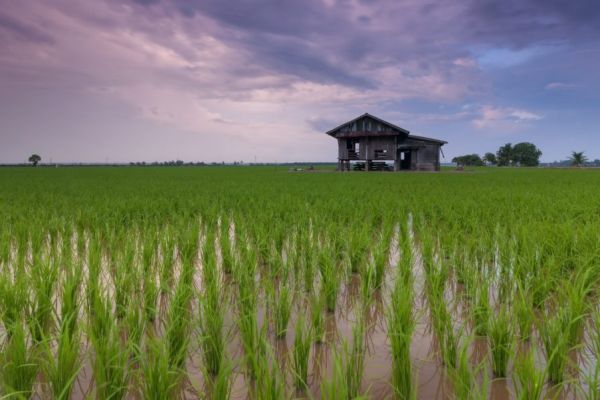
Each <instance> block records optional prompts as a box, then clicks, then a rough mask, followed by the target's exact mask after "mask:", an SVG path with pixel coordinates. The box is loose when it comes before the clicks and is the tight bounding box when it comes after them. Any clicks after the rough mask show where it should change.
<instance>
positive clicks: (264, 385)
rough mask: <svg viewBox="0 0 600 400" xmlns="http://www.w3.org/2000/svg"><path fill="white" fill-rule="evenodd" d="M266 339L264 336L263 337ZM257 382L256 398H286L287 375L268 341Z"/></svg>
mask: <svg viewBox="0 0 600 400" xmlns="http://www.w3.org/2000/svg"><path fill="white" fill-rule="evenodd" d="M261 340H264V337H263V338H262V339H261ZM262 347H263V348H264V349H265V352H264V354H262V356H261V358H262V361H261V362H260V366H259V370H258V377H257V379H256V382H255V393H254V398H256V399H257V400H283V399H285V398H286V389H285V376H284V372H283V370H282V369H281V367H280V366H279V365H278V363H277V360H275V359H274V357H273V353H272V351H270V350H271V349H270V347H268V344H267V343H266V341H265V342H264V343H263V345H262Z"/></svg>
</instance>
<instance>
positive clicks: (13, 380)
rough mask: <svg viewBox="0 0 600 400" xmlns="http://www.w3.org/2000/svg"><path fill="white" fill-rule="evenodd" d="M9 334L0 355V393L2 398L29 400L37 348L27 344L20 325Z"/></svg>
mask: <svg viewBox="0 0 600 400" xmlns="http://www.w3.org/2000/svg"><path fill="white" fill-rule="evenodd" d="M10 332H12V334H11V336H10V337H9V338H7V341H6V343H5V345H4V348H3V349H2V352H1V353H0V393H2V395H3V396H4V397H3V398H11V399H12V398H14V399H23V400H25V399H29V398H30V397H31V394H32V392H33V383H34V381H35V377H36V375H37V373H38V369H39V359H38V354H37V352H38V347H37V345H36V344H33V345H32V344H30V343H28V342H29V340H28V338H27V332H26V330H25V329H24V328H23V324H22V323H17V324H16V325H15V326H13V327H11V328H10Z"/></svg>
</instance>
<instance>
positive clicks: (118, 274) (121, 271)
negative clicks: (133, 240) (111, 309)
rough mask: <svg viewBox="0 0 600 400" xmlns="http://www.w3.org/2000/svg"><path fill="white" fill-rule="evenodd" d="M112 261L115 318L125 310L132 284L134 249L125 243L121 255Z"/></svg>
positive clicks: (120, 315) (121, 315)
mask: <svg viewBox="0 0 600 400" xmlns="http://www.w3.org/2000/svg"><path fill="white" fill-rule="evenodd" d="M113 263H114V264H113V268H112V276H113V283H114V299H115V312H116V316H117V318H123V317H124V316H125V313H126V311H127V305H128V301H129V300H130V293H131V292H132V288H133V284H134V277H133V273H134V270H135V265H134V263H135V251H134V249H133V247H132V246H131V245H130V244H126V245H125V248H124V250H123V253H122V254H121V256H120V257H119V258H117V259H115V260H114V262H113Z"/></svg>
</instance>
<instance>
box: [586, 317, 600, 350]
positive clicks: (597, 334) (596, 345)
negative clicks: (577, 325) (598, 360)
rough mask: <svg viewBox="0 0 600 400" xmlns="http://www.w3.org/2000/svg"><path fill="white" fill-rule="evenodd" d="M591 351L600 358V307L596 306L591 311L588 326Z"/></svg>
mask: <svg viewBox="0 0 600 400" xmlns="http://www.w3.org/2000/svg"><path fill="white" fill-rule="evenodd" d="M588 332H589V345H588V346H589V350H590V351H591V353H592V354H593V355H595V356H596V357H600V307H598V306H596V307H594V308H593V309H592V311H591V317H590V318H589V324H588Z"/></svg>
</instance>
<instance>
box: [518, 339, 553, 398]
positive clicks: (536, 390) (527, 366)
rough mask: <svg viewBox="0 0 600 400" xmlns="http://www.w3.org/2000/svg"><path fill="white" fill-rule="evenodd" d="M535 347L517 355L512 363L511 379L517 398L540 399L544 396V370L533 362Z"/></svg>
mask: <svg viewBox="0 0 600 400" xmlns="http://www.w3.org/2000/svg"><path fill="white" fill-rule="evenodd" d="M535 352H536V349H535V347H533V348H531V349H529V350H528V351H527V352H526V353H524V354H522V355H520V356H518V357H517V358H516V359H515V363H514V373H513V379H514V381H515V390H516V398H517V399H518V400H541V399H543V398H544V383H545V382H546V370H545V369H541V368H538V367H537V366H536V362H535Z"/></svg>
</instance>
